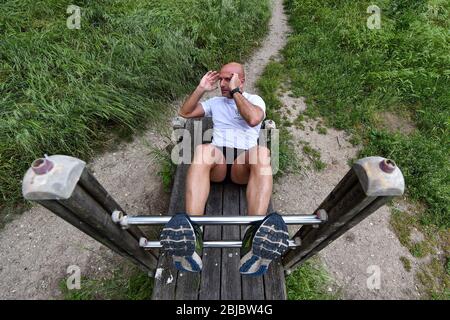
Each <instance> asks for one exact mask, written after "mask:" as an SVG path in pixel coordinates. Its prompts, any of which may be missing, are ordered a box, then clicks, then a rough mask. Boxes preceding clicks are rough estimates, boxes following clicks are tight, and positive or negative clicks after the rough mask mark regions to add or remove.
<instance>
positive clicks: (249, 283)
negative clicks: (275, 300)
mask: <svg viewBox="0 0 450 320" xmlns="http://www.w3.org/2000/svg"><path fill="white" fill-rule="evenodd" d="M246 190H247V188H246V187H241V188H240V199H239V202H240V206H239V209H240V215H241V216H246V215H247V214H248V213H247V200H246ZM245 228H246V226H242V227H241V239H243V238H244V233H245ZM241 281H242V300H264V280H263V277H248V276H241Z"/></svg>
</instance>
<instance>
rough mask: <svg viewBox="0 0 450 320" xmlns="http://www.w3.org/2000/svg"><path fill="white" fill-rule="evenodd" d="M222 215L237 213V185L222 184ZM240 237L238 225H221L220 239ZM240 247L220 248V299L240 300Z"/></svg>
mask: <svg viewBox="0 0 450 320" xmlns="http://www.w3.org/2000/svg"><path fill="white" fill-rule="evenodd" d="M223 189H224V192H223V209H222V214H223V215H239V186H238V185H236V184H231V183H226V184H224V187H223ZM239 238H240V227H239V226H223V227H222V240H236V239H239ZM239 261H240V249H234V248H225V249H222V277H221V283H222V284H221V299H222V300H240V299H241V297H242V295H241V275H240V273H239Z"/></svg>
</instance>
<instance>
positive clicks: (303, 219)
mask: <svg viewBox="0 0 450 320" xmlns="http://www.w3.org/2000/svg"><path fill="white" fill-rule="evenodd" d="M282 217H283V220H284V222H285V223H286V224H302V225H307V224H308V225H310V224H321V223H324V222H325V220H323V219H322V220H321V219H320V218H318V216H317V215H312V214H311V215H310V214H304V215H289V216H282ZM171 218H172V216H130V215H127V216H123V218H121V219H120V224H121V226H122V227H124V228H126V227H129V226H131V225H155V224H166V223H167V222H169V220H170V219H171ZM190 218H191V220H192V222H194V223H197V224H200V225H219V224H220V225H245V224H250V223H252V222H256V221H260V220H263V219H264V218H265V216H195V217H194V216H191V217H190Z"/></svg>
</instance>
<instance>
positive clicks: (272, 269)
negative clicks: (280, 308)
mask: <svg viewBox="0 0 450 320" xmlns="http://www.w3.org/2000/svg"><path fill="white" fill-rule="evenodd" d="M264 290H265V298H266V300H286V299H287V294H286V279H285V278H284V268H283V265H282V264H281V261H280V259H277V260H275V261H272V263H271V264H270V265H269V270H267V272H266V274H265V275H264Z"/></svg>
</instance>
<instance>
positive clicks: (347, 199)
mask: <svg viewBox="0 0 450 320" xmlns="http://www.w3.org/2000/svg"><path fill="white" fill-rule="evenodd" d="M404 188H405V183H404V179H403V175H402V173H401V171H400V169H399V168H398V167H397V166H396V165H395V163H394V162H393V161H391V160H387V159H385V158H381V157H368V158H364V159H361V160H358V161H357V162H356V163H355V164H354V165H353V167H352V168H351V169H350V171H349V172H348V173H347V174H346V175H345V176H344V178H343V179H342V180H341V181H340V182H339V183H338V185H337V186H336V187H335V188H334V190H333V191H332V192H331V193H330V194H329V195H328V197H327V198H326V199H325V200H324V201H323V202H322V204H321V205H320V206H319V207H318V208H317V210H319V209H324V210H325V211H326V212H327V213H328V222H326V223H324V224H321V225H319V226H318V227H316V228H315V227H312V226H303V227H302V228H300V230H299V231H298V232H297V233H296V234H295V236H294V238H295V237H300V239H301V243H302V244H301V246H300V247H297V248H295V249H292V250H289V251H288V252H287V253H286V254H285V255H284V257H283V266H284V268H285V269H287V270H292V269H293V268H296V267H298V266H300V265H301V264H302V263H303V262H304V261H306V260H307V259H309V258H310V257H312V256H313V255H315V254H316V253H318V252H319V251H320V250H322V249H323V248H325V247H326V246H327V245H329V244H330V243H331V242H332V241H334V240H335V239H337V238H339V237H340V236H341V235H342V234H343V233H344V232H346V231H347V230H349V229H350V228H352V227H354V226H355V225H357V224H358V223H359V222H361V221H362V220H363V219H365V218H366V217H367V216H369V215H370V214H371V213H373V212H375V211H376V210H377V209H378V208H380V207H381V206H383V205H384V204H386V203H387V202H388V201H389V200H390V199H392V197H394V196H399V195H402V194H403V192H404ZM317 210H316V211H317Z"/></svg>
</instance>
